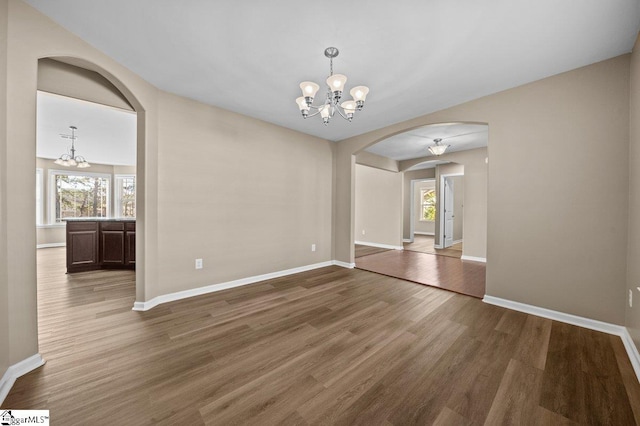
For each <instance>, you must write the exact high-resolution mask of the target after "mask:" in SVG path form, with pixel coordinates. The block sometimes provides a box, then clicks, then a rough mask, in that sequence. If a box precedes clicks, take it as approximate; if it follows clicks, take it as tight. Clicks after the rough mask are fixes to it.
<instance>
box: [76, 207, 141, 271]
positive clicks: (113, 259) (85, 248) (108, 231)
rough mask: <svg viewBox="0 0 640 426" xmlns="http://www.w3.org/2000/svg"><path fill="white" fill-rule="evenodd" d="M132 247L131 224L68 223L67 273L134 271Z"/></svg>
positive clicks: (102, 221)
mask: <svg viewBox="0 0 640 426" xmlns="http://www.w3.org/2000/svg"><path fill="white" fill-rule="evenodd" d="M135 244H136V223H135V221H134V220H122V219H73V220H67V272H68V273H70V272H82V271H91V270H95V269H103V268H104V269H134V268H135V254H136V248H135Z"/></svg>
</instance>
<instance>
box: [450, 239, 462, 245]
mask: <svg viewBox="0 0 640 426" xmlns="http://www.w3.org/2000/svg"><path fill="white" fill-rule="evenodd" d="M463 241H464V240H455V241H454V242H453V243H451V245H453V244H458V243H461V242H463Z"/></svg>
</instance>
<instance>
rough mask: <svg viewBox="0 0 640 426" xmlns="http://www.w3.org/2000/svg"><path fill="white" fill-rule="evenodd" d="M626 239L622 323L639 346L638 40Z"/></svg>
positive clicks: (634, 62)
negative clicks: (631, 300)
mask: <svg viewBox="0 0 640 426" xmlns="http://www.w3.org/2000/svg"><path fill="white" fill-rule="evenodd" d="M629 101H630V102H629V105H630V111H629V119H630V120H629V125H630V126H629V231H628V235H629V240H628V252H627V288H626V289H625V291H624V294H623V298H624V301H625V302H626V298H627V294H628V291H629V290H631V291H632V292H633V307H629V304H628V303H625V306H626V319H625V325H626V326H627V328H628V330H629V333H630V334H631V337H632V338H633V341H634V342H635V344H636V347H638V349H640V291H638V289H637V288H638V287H640V262H638V259H640V41H637V42H636V46H635V48H634V50H633V54H632V55H631V75H630V99H629Z"/></svg>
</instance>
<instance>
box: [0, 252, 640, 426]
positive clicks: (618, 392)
mask: <svg viewBox="0 0 640 426" xmlns="http://www.w3.org/2000/svg"><path fill="white" fill-rule="evenodd" d="M38 259H39V269H38V275H39V284H38V289H39V293H38V301H39V324H40V352H41V353H42V355H43V356H44V358H45V359H46V360H47V364H46V365H45V366H44V367H42V368H39V369H37V370H36V371H33V372H31V373H29V374H27V375H25V376H23V377H21V378H20V379H18V381H17V382H16V384H15V385H14V387H13V389H12V391H11V392H10V394H9V396H8V397H7V399H6V400H5V402H4V403H3V407H4V408H14V409H20V408H23V409H26V408H34V409H49V410H50V414H51V418H52V424H65V425H87V424H91V425H103V424H104V425H107V424H109V425H111V424H166V425H173V424H180V425H199V424H206V425H214V424H215V425H226V424H255V425H271V424H283V425H304V424H344V425H352V424H362V425H408V424H419V425H428V424H438V425H445V424H449V425H452V424H453V425H466V424H487V425H495V424H515V425H520V424H525V425H531V424H540V425H556V424H602V425H604V424H608V425H632V424H636V423H637V422H638V420H640V401H639V400H638V395H640V391H639V389H640V384H638V381H637V380H636V378H635V376H634V375H633V370H632V367H631V364H630V362H629V359H628V358H627V356H626V353H625V351H624V348H623V346H622V342H621V341H620V339H619V338H618V337H614V336H609V335H606V334H603V333H598V332H594V331H590V330H586V329H581V328H579V327H575V326H570V325H566V324H562V323H557V322H554V321H551V320H547V319H542V318H538V317H534V316H530V315H526V314H523V313H519V312H514V311H510V310H507V309H503V308H500V307H496V306H492V305H488V304H485V303H483V302H482V301H480V300H478V299H475V298H472V297H468V296H463V295H459V294H455V293H452V292H448V291H443V290H440V289H437V288H431V287H425V286H421V285H417V284H414V283H410V282H407V281H402V280H398V279H394V278H390V277H386V276H383V275H378V274H373V273H369V272H366V271H361V270H357V269H352V270H350V269H344V268H340V267H328V268H322V269H317V270H314V271H309V272H304V273H301V274H297V275H292V276H288V277H283V278H278V279H273V280H269V281H264V282H262V283H257V284H254V285H249V286H245V287H240V288H236V289H231V290H226V291H223V292H218V293H213V294H210V295H205V296H200V297H196V298H191V299H186V300H182V301H178V302H173V303H169V304H165V305H160V306H158V307H156V308H154V309H152V310H150V311H148V312H133V311H131V306H132V304H133V300H134V283H133V279H134V276H133V273H131V272H129V271H122V272H109V271H96V272H88V273H83V274H76V275H73V276H66V275H64V249H62V250H60V249H43V250H39V252H38Z"/></svg>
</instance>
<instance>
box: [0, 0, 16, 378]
mask: <svg viewBox="0 0 640 426" xmlns="http://www.w3.org/2000/svg"><path fill="white" fill-rule="evenodd" d="M8 17H9V4H8V3H7V2H4V1H3V2H0V99H5V100H6V99H7V84H6V82H7V46H8V45H7V43H8V41H7V37H8V31H9V30H8ZM6 128H7V102H6V101H5V102H0V342H5V344H4V345H0V375H4V373H5V371H7V368H9V366H10V365H11V364H12V361H13V360H12V359H11V351H10V348H9V345H10V344H11V342H12V340H14V341H15V339H13V336H11V335H10V333H9V315H10V314H11V313H10V312H9V297H10V296H11V291H9V290H10V289H9V271H8V266H9V265H8V264H7V257H8V256H7V248H8V247H7V246H8V238H7V237H8V234H7V226H8V217H7V213H8V212H7V202H8V199H7V196H6V194H7V178H8V176H7V168H6V167H4V165H5V164H6V163H7V132H6Z"/></svg>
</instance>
